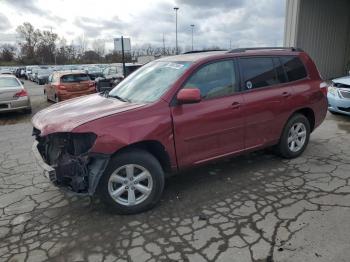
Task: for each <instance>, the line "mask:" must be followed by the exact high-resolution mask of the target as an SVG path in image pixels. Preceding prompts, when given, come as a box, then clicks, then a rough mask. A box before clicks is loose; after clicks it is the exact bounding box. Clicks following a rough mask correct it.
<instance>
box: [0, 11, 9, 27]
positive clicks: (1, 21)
mask: <svg viewBox="0 0 350 262" xmlns="http://www.w3.org/2000/svg"><path fill="white" fill-rule="evenodd" d="M10 27H11V23H10V21H9V19H8V18H7V17H6V16H5V15H3V14H1V13H0V31H7V30H8V29H9V28H10Z"/></svg>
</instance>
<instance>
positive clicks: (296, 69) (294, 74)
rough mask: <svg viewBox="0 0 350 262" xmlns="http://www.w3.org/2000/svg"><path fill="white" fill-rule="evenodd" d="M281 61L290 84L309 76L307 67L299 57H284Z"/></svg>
mask: <svg viewBox="0 0 350 262" xmlns="http://www.w3.org/2000/svg"><path fill="white" fill-rule="evenodd" d="M280 59H281V62H282V65H283V67H284V70H285V72H286V74H287V78H288V81H289V82H291V81H296V80H299V79H303V78H305V77H306V76H307V72H306V69H305V66H304V64H303V62H301V60H300V58H299V57H296V56H284V57H281V58H280Z"/></svg>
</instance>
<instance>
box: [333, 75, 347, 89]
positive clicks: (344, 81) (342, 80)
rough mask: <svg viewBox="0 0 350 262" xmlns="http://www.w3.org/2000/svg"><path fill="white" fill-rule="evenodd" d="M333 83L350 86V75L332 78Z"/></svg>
mask: <svg viewBox="0 0 350 262" xmlns="http://www.w3.org/2000/svg"><path fill="white" fill-rule="evenodd" d="M332 82H333V83H336V84H342V85H346V86H349V87H350V76H343V77H340V78H336V79H333V80H332Z"/></svg>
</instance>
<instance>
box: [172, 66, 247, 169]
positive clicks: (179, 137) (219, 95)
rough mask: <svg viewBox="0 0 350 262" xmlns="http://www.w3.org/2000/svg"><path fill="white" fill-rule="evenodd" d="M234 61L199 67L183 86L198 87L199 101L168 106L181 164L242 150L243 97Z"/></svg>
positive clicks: (197, 162)
mask: <svg viewBox="0 0 350 262" xmlns="http://www.w3.org/2000/svg"><path fill="white" fill-rule="evenodd" d="M234 63H235V62H234V61H233V60H224V61H216V62H212V63H210V64H206V65H204V66H202V67H201V68H200V69H198V70H197V71H195V72H194V73H193V74H192V76H190V77H189V79H188V80H187V81H186V84H185V85H184V87H183V88H199V89H200V91H201V97H202V101H200V102H199V103H194V104H183V105H175V106H174V107H172V108H171V111H172V117H173V123H174V138H175V145H176V153H177V156H178V164H179V166H180V167H185V166H189V165H192V164H199V163H202V162H205V161H208V160H211V159H214V158H217V157H220V156H224V155H228V154H231V153H234V152H237V151H241V150H243V149H244V140H243V137H244V135H243V130H244V118H243V114H242V107H243V99H242V96H241V95H240V94H239V93H237V92H236V91H237V87H238V81H237V78H236V73H235V64H234Z"/></svg>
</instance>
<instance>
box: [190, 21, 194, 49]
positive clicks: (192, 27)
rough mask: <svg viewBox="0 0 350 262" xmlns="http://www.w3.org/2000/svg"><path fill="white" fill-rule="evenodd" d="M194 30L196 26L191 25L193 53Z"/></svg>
mask: <svg viewBox="0 0 350 262" xmlns="http://www.w3.org/2000/svg"><path fill="white" fill-rule="evenodd" d="M193 29H194V25H193V24H192V25H191V30H192V51H193Z"/></svg>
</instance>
